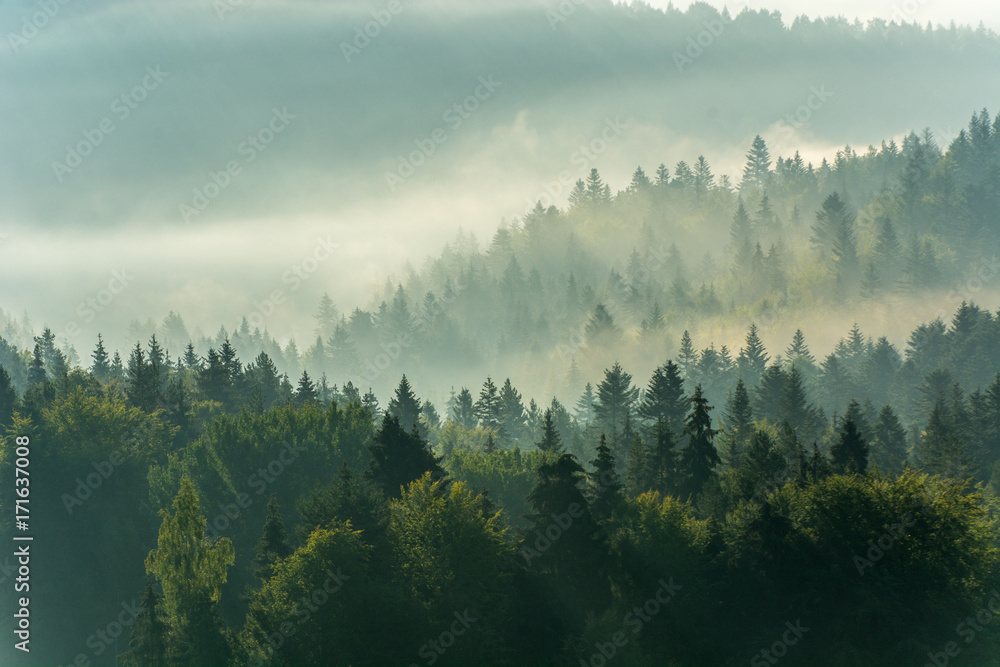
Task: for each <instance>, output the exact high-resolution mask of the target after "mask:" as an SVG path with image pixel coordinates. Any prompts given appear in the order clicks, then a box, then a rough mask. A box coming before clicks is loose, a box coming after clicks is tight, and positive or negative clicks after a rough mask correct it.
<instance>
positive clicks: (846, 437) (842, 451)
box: [830, 417, 868, 474]
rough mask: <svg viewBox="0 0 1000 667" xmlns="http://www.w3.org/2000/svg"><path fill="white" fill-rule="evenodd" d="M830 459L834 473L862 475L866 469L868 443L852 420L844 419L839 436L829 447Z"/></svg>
mask: <svg viewBox="0 0 1000 667" xmlns="http://www.w3.org/2000/svg"><path fill="white" fill-rule="evenodd" d="M830 459H831V463H832V465H833V470H834V472H836V473H839V474H864V472H865V470H866V469H867V468H868V443H867V442H865V439H864V437H862V435H861V432H860V430H859V429H858V425H857V424H856V423H855V422H854V419H852V418H850V417H847V418H846V419H844V423H843V425H841V427H840V436H839V438H838V439H837V441H836V442H834V443H833V446H831V447H830Z"/></svg>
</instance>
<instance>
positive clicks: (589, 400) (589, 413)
mask: <svg viewBox="0 0 1000 667" xmlns="http://www.w3.org/2000/svg"><path fill="white" fill-rule="evenodd" d="M596 400H597V397H596V396H594V387H593V385H591V384H590V383H589V382H588V383H587V386H586V387H584V388H583V395H581V396H580V398H579V399H577V401H576V409H575V415H574V416H575V417H576V421H578V422H579V423H581V424H583V425H584V426H586V425H587V424H589V423H590V422H592V421H594V416H595V413H594V402H595V401H596Z"/></svg>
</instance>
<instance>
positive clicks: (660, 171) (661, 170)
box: [656, 163, 670, 188]
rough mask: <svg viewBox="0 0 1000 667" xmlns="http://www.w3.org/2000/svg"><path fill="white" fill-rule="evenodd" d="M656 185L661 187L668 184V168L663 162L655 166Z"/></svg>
mask: <svg viewBox="0 0 1000 667" xmlns="http://www.w3.org/2000/svg"><path fill="white" fill-rule="evenodd" d="M656 185H657V186H659V187H663V188H665V187H666V186H668V185H670V170H669V169H667V166H666V165H665V164H663V163H660V166H659V167H657V168H656Z"/></svg>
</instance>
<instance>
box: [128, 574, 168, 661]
mask: <svg viewBox="0 0 1000 667" xmlns="http://www.w3.org/2000/svg"><path fill="white" fill-rule="evenodd" d="M162 604H163V596H162V595H160V594H159V593H157V592H156V588H155V586H154V585H153V579H152V577H147V578H146V589H145V590H144V591H143V592H142V598H141V599H140V600H139V611H138V613H137V614H136V615H135V620H134V621H133V622H132V635H131V637H130V638H129V650H128V651H126V652H125V653H123V654H122V655H121V658H122V662H123V663H124V664H125V665H129V666H130V667H167V625H166V624H165V623H164V622H163V618H162V613H161V611H160V607H161V605H162Z"/></svg>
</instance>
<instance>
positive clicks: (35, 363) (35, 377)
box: [28, 343, 47, 387]
mask: <svg viewBox="0 0 1000 667" xmlns="http://www.w3.org/2000/svg"><path fill="white" fill-rule="evenodd" d="M46 379H47V376H46V374H45V361H44V360H43V359H42V350H41V347H40V346H39V344H38V343H35V349H34V351H33V352H32V354H31V361H30V362H29V364H28V386H29V387H34V386H35V385H37V384H41V383H43V382H45V381H46Z"/></svg>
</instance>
